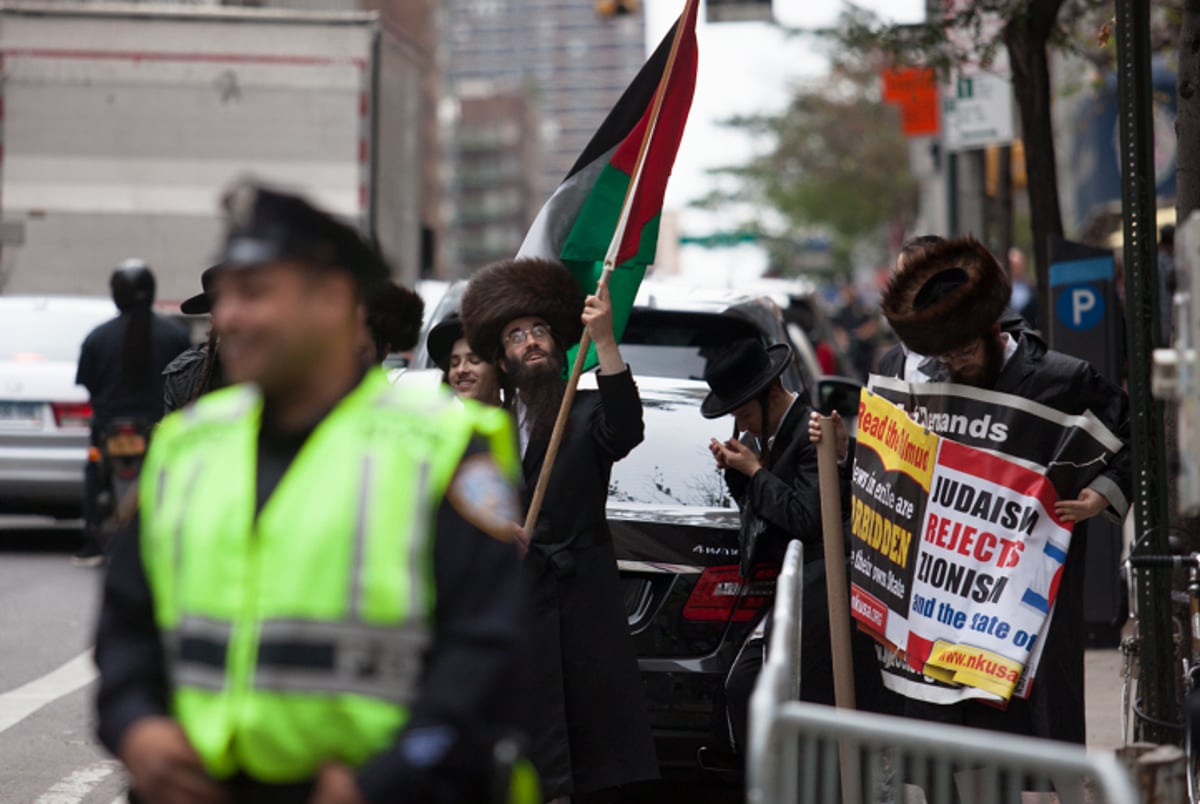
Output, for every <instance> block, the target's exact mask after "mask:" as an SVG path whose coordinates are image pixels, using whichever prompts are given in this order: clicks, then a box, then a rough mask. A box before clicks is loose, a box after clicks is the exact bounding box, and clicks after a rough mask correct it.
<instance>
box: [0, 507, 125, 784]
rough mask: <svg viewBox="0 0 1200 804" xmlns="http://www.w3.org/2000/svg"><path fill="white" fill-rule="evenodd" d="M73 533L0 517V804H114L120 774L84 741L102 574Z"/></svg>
mask: <svg viewBox="0 0 1200 804" xmlns="http://www.w3.org/2000/svg"><path fill="white" fill-rule="evenodd" d="M78 542H79V526H78V524H77V523H75V524H71V525H65V526H64V525H56V524H55V523H54V522H53V521H52V520H37V519H16V518H8V517H0V802H3V804H114V803H115V802H121V801H124V790H125V784H126V782H125V776H124V774H123V773H122V771H121V769H120V767H119V765H118V764H117V763H116V762H115V761H113V759H112V758H111V757H110V756H109V755H108V754H107V752H105V750H104V749H103V748H102V747H101V746H100V744H99V743H98V742H97V741H96V738H95V736H94V734H93V732H94V722H95V717H94V715H93V713H92V698H93V696H94V695H95V691H96V684H95V681H94V679H95V668H94V665H93V664H92V659H91V646H92V636H93V635H92V630H93V627H94V621H95V617H96V611H97V607H98V604H99V595H100V583H101V577H102V571H101V570H97V569H83V568H80V567H75V566H73V565H72V564H71V554H72V553H73V552H74V551H75V550H76V549H77V548H78Z"/></svg>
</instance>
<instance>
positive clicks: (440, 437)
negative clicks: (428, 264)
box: [96, 184, 527, 804]
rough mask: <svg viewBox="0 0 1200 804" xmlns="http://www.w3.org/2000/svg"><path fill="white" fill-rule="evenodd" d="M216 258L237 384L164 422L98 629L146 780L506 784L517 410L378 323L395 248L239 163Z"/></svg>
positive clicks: (125, 756) (460, 790)
mask: <svg viewBox="0 0 1200 804" xmlns="http://www.w3.org/2000/svg"><path fill="white" fill-rule="evenodd" d="M228 210H229V222H228V230H227V236H226V239H225V243H224V248H223V253H222V258H221V269H220V270H219V272H218V274H217V276H216V284H215V289H216V300H215V304H214V307H213V317H214V323H215V326H216V328H217V331H218V332H219V334H220V337H221V348H222V359H223V362H224V366H225V370H226V372H227V376H228V378H229V380H230V381H231V382H232V383H234V385H232V386H231V387H228V388H225V389H223V390H221V391H216V392H214V393H211V394H208V395H206V396H204V397H202V398H200V399H199V400H198V401H197V402H196V403H195V404H194V405H193V406H191V407H190V408H189V409H188V410H186V411H183V412H180V413H177V414H174V415H172V416H170V417H168V418H167V419H165V420H164V421H163V422H162V424H161V425H160V429H159V432H158V433H157V435H156V437H155V439H154V442H153V444H152V445H151V448H150V453H149V455H148V457H147V461H146V465H145V469H144V471H143V475H142V483H141V488H140V511H139V515H138V519H137V521H136V522H135V524H134V525H133V526H132V527H131V529H130V530H129V531H127V532H125V533H124V534H122V535H121V536H119V537H118V542H117V544H116V548H115V552H114V555H113V559H112V563H111V566H110V569H109V573H108V576H107V578H106V581H105V588H104V599H103V605H102V610H101V615H100V621H99V626H98V634H97V640H96V662H97V664H98V666H99V669H100V689H99V694H98V699H97V707H98V714H99V725H98V730H99V736H100V739H101V741H102V742H103V743H104V745H105V746H107V747H108V748H109V749H110V750H111V751H112V752H113V753H114V754H116V755H117V756H118V757H119V758H120V759H121V761H122V762H123V763H124V764H125V766H126V768H127V769H128V771H129V774H130V777H131V779H132V783H133V791H132V793H131V801H133V802H148V803H149V804H160V803H162V804H169V803H170V802H198V803H199V804H216V803H217V802H247V803H249V802H254V804H260V803H264V804H272V803H273V802H289V803H290V802H297V803H298V802H306V803H309V804H352V803H353V804H357V803H358V802H372V803H373V804H383V803H384V802H388V803H389V804H390V803H391V802H397V801H421V802H465V801H471V802H476V801H478V802H486V801H493V800H495V799H494V798H492V797H491V789H492V783H493V782H494V781H495V780H494V775H493V759H492V757H493V751H492V747H493V745H495V744H496V742H497V740H499V739H501V738H503V737H504V736H505V734H506V733H507V732H508V731H509V730H510V728H511V726H512V724H513V723H514V722H516V720H517V717H518V712H517V711H516V710H517V708H518V707H519V706H520V704H521V700H522V698H521V695H520V690H521V689H522V687H523V674H521V673H520V672H519V666H518V665H519V660H520V657H521V655H522V654H523V652H524V651H523V648H522V637H523V634H524V633H525V631H526V626H525V622H526V611H525V604H526V602H527V595H526V591H525V587H524V583H523V581H522V579H521V576H520V565H519V559H518V556H517V551H516V547H515V545H514V544H513V543H512V540H511V531H510V530H509V524H508V520H510V519H511V518H512V517H513V516H515V515H516V502H517V500H516V495H515V492H514V489H513V485H512V482H511V481H512V479H513V478H514V477H515V474H516V471H517V461H516V456H515V454H514V453H515V450H514V448H513V444H514V441H515V439H514V437H513V434H512V432H511V427H510V425H509V424H508V419H507V417H505V416H502V415H491V414H492V413H493V412H490V411H488V410H487V409H483V408H474V407H473V408H470V409H468V408H466V407H464V406H462V405H459V404H456V403H454V402H453V401H452V400H450V399H449V398H448V396H446V395H443V394H440V393H436V392H435V391H434V390H431V389H424V390H422V389H402V388H397V387H394V386H392V385H391V384H389V383H388V381H387V379H386V377H385V375H384V374H383V372H382V370H381V369H379V368H378V367H375V366H371V367H367V366H364V364H363V363H362V361H361V360H360V353H359V347H360V345H361V333H362V308H361V302H362V299H363V298H365V297H366V293H367V291H368V290H369V289H371V288H372V287H375V286H378V285H379V284H380V283H382V282H383V281H385V280H386V278H387V275H388V266H387V264H386V263H385V262H384V261H383V259H382V258H381V257H380V256H379V255H378V253H377V252H376V251H375V250H374V249H373V248H371V247H370V246H368V245H367V244H366V243H365V242H364V241H363V240H362V239H361V238H360V237H359V236H358V234H357V233H356V232H354V230H352V229H350V228H349V227H347V226H346V225H344V224H342V223H340V222H338V221H336V220H335V219H334V218H333V217H331V216H330V215H328V214H326V213H324V212H322V211H320V210H318V209H316V208H314V207H313V206H311V205H310V204H309V203H307V202H306V201H305V200H303V199H301V198H298V197H296V196H292V195H288V194H284V193H280V192H276V191H272V190H269V189H265V188H261V187H256V186H254V185H248V184H245V185H241V186H239V187H237V188H235V190H234V191H233V192H232V193H231V195H230V196H229V199H228Z"/></svg>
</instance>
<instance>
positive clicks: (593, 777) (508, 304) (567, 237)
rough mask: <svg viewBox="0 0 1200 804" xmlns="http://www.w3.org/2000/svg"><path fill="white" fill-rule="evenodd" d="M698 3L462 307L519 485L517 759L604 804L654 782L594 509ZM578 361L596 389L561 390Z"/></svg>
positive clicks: (550, 782)
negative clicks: (507, 407)
mask: <svg viewBox="0 0 1200 804" xmlns="http://www.w3.org/2000/svg"><path fill="white" fill-rule="evenodd" d="M698 6H699V0H686V2H685V5H684V10H683V13H682V14H681V15H680V18H679V20H678V22H676V24H675V26H674V28H673V29H672V30H671V31H670V32H669V33H668V34H667V36H666V37H665V38H664V39H663V41H662V43H661V44H660V45H659V47H658V48H657V49H656V50H655V52H654V54H653V55H652V56H651V57H650V59H649V60H648V61H647V62H646V64H645V65H643V67H642V69H641V70H640V71H639V73H638V75H637V77H636V78H634V80H633V83H632V84H630V85H629V87H628V88H627V89H626V90H625V92H624V94H623V95H622V96H621V99H620V100H619V101H618V102H617V105H616V106H615V107H614V108H613V110H612V111H611V112H610V113H609V115H608V117H607V118H606V119H605V121H604V123H603V124H602V125H601V126H600V128H599V130H598V131H597V132H596V134H595V135H594V136H593V137H592V140H591V142H589V143H588V146H587V147H586V148H585V149H584V151H583V153H582V154H581V155H580V157H579V159H578V161H577V162H576V163H575V166H574V167H573V168H572V169H571V171H570V172H569V173H568V175H567V177H566V179H564V180H563V183H562V184H561V185H560V186H559V187H558V189H557V190H556V191H555V192H554V194H553V195H552V196H551V197H550V199H549V200H548V201H547V202H546V204H545V206H544V207H543V208H542V210H541V212H540V213H539V214H538V216H537V219H536V220H535V221H534V223H533V226H532V227H531V228H530V230H529V233H528V234H527V235H526V237H525V242H524V243H523V244H522V246H521V250H520V252H519V253H518V255H517V259H516V260H514V261H510V262H504V263H499V264H496V265H493V266H490V267H488V268H485V269H484V270H483V271H481V272H480V273H479V274H477V275H476V276H475V277H474V278H473V279H472V281H471V285H470V287H469V288H468V289H467V292H466V293H465V294H464V296H463V301H462V317H463V327H464V330H465V332H466V336H467V340H468V342H469V343H470V345H471V348H472V349H473V350H474V351H475V352H476V353H477V354H479V355H481V356H484V357H485V358H487V359H492V358H494V359H496V360H497V362H498V363H499V364H500V366H501V369H502V371H503V374H504V376H505V378H506V381H507V382H508V384H509V385H510V386H512V387H514V388H515V394H514V395H513V402H512V405H513V407H514V408H515V412H516V414H517V418H518V423H519V426H520V430H521V440H522V453H523V463H524V470H525V478H526V480H527V482H528V483H529V484H530V486H531V488H533V495H532V500H531V502H530V509H529V513H528V515H527V518H526V520H525V527H524V529H523V531H522V538H523V539H524V541H525V543H526V545H527V547H528V551H529V553H528V555H529V558H528V564H529V566H530V569H531V571H532V575H533V577H534V579H535V580H534V583H535V592H534V600H535V603H534V607H535V611H534V618H535V624H534V628H535V631H536V634H537V639H538V643H537V645H536V647H537V650H538V654H537V659H538V662H539V663H540V667H539V670H538V672H537V674H536V678H535V684H534V686H535V689H537V690H538V691H539V692H540V694H541V696H542V697H541V701H540V706H539V707H538V711H537V712H536V713H535V716H536V717H537V718H538V719H539V723H538V727H536V728H535V729H534V731H533V733H534V744H533V746H532V751H531V758H532V760H533V762H534V764H535V765H536V766H537V768H538V770H539V771H540V772H541V774H542V783H543V790H544V791H545V793H546V795H547V796H548V797H549V798H551V799H554V798H556V797H567V796H570V797H571V798H572V800H574V801H576V802H578V801H597V802H599V801H605V802H607V801H615V800H618V799H619V794H618V793H617V792H616V791H615V790H613V789H612V788H616V787H618V786H622V785H625V784H628V783H632V782H636V781H640V780H644V779H650V778H654V777H656V776H657V775H658V768H657V762H656V761H655V754H654V743H653V740H652V738H651V734H650V726H649V716H648V713H647V711H646V706H645V701H644V698H643V693H642V684H641V679H640V677H639V675H638V670H637V661H636V656H635V654H634V651H633V646H632V644H631V642H630V639H629V633H628V623H627V619H626V615H625V610H624V604H623V598H622V595H621V589H620V583H619V578H618V576H617V568H616V557H615V555H614V553H613V548H612V543H611V537H610V535H609V531H608V524H607V520H606V517H605V503H606V501H607V496H608V479H609V474H610V471H611V468H612V464H613V462H614V461H617V460H620V459H621V458H623V457H624V456H625V455H626V454H627V453H628V452H629V451H630V450H631V449H633V447H634V446H636V445H637V444H638V443H639V442H640V441H641V440H642V427H643V425H642V408H641V400H640V398H639V397H638V394H637V386H636V385H635V384H634V382H633V376H632V374H631V373H630V371H629V369H628V368H627V367H626V365H625V362H624V360H623V359H622V358H621V353H620V350H619V349H618V347H617V343H618V341H619V340H620V338H621V335H622V333H623V331H624V329H625V324H626V322H627V321H628V320H629V313H630V311H631V309H632V308H633V301H634V298H635V296H636V295H637V289H638V285H639V284H640V283H641V280H642V277H643V276H644V275H645V272H646V269H647V267H648V266H649V265H650V264H651V263H653V262H654V254H655V249H656V246H657V243H658V223H659V215H660V213H661V211H662V204H663V197H664V195H665V193H666V187H667V179H668V178H669V177H670V173H671V167H672V165H673V164H674V162H675V156H676V154H677V152H678V150H679V142H680V139H681V138H682V136H683V129H684V125H685V124H686V122H687V116H688V110H689V109H690V108H691V103H692V94H693V92H694V90H695V85H696V65H697V58H698V57H697V50H696V16H697V13H698ZM585 295H586V296H587V300H586V302H585V301H584V300H583V297H584V296H585ZM577 341H578V344H577V345H576V343H577ZM567 366H571V367H572V368H571V372H570V375H569V377H568V379H567V380H566V382H564V381H563V380H562V372H563V369H564V368H565V367H567ZM592 366H599V369H600V371H599V375H598V377H597V385H598V391H595V392H583V393H580V394H579V395H576V393H575V387H576V384H577V383H578V380H579V376H580V374H581V373H582V372H583V370H584V369H585V368H588V367H592ZM560 456H561V457H562V460H563V463H564V464H565V466H563V467H560V468H557V471H556V466H555V460H556V458H558V457H560Z"/></svg>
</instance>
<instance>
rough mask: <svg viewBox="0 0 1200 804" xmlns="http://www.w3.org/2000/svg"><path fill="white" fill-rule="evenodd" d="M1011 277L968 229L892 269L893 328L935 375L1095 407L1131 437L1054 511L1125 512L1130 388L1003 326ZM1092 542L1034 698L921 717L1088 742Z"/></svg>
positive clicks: (913, 705)
mask: <svg viewBox="0 0 1200 804" xmlns="http://www.w3.org/2000/svg"><path fill="white" fill-rule="evenodd" d="M1009 294H1010V285H1009V279H1008V277H1007V276H1006V275H1005V273H1004V270H1003V269H1002V268H1001V267H1000V265H999V263H998V262H996V259H995V257H993V256H992V255H991V253H990V252H989V251H988V250H987V248H986V247H984V246H983V245H982V244H981V243H979V242H978V241H976V240H974V239H971V238H964V239H960V240H951V241H947V242H945V243H942V244H937V245H934V246H932V247H931V248H929V249H927V250H925V251H924V252H923V253H922V255H921V256H920V257H919V258H918V259H916V260H914V261H913V262H912V263H911V264H910V265H909V266H907V268H906V269H905V270H904V271H903V272H901V273H899V274H898V275H897V276H896V277H894V278H893V280H892V282H891V283H890V284H889V286H888V288H887V290H886V292H885V293H884V296H883V300H882V307H883V312H884V315H885V316H887V318H888V321H889V322H890V323H891V325H892V328H893V329H894V330H895V331H896V334H897V335H899V336H900V338H901V339H902V340H903V341H904V342H905V344H906V345H907V346H908V347H909V349H911V350H912V351H914V352H917V353H919V354H927V355H933V356H935V357H937V359H938V364H939V372H938V373H937V374H936V375H935V377H934V378H933V379H934V380H935V381H948V382H953V383H960V384H965V385H972V386H975V387H977V388H982V389H986V390H991V391H997V392H1001V393H1005V394H1011V395H1014V396H1019V397H1022V398H1024V399H1027V400H1029V401H1031V402H1037V403H1040V404H1043V405H1046V406H1048V407H1050V408H1053V409H1054V410H1057V411H1058V412H1060V413H1064V414H1067V415H1079V414H1082V413H1084V412H1085V411H1091V412H1092V413H1093V414H1095V415H1096V416H1097V418H1099V419H1100V421H1101V422H1103V424H1104V425H1105V426H1106V427H1107V428H1108V429H1109V430H1111V431H1112V432H1113V433H1114V434H1115V435H1116V436H1117V437H1119V438H1120V439H1121V441H1122V442H1123V443H1124V445H1125V446H1124V448H1123V449H1122V450H1121V451H1120V452H1118V453H1117V455H1116V456H1115V457H1114V458H1113V460H1112V461H1110V463H1109V464H1108V466H1107V467H1106V469H1105V471H1104V472H1103V473H1102V474H1101V475H1100V476H1099V477H1097V478H1096V479H1095V480H1093V481H1092V482H1091V483H1090V484H1089V485H1088V486H1087V487H1086V488H1082V489H1080V490H1079V491H1078V494H1077V496H1076V497H1075V499H1063V500H1060V501H1059V502H1058V503H1057V504H1056V505H1055V513H1056V514H1057V515H1058V517H1059V518H1060V519H1062V520H1063V521H1064V522H1068V523H1069V522H1082V521H1085V520H1087V519H1089V518H1091V517H1093V516H1096V515H1097V514H1100V513H1102V512H1107V513H1108V514H1109V515H1111V516H1113V517H1115V518H1117V519H1121V518H1124V516H1125V514H1126V512H1127V511H1128V508H1129V503H1128V497H1129V493H1130V491H1129V490H1130V486H1131V477H1130V471H1131V470H1130V452H1129V412H1128V400H1127V398H1126V396H1125V393H1124V392H1123V391H1122V390H1121V389H1120V388H1118V387H1117V386H1115V385H1113V384H1112V383H1111V382H1109V381H1108V380H1106V379H1104V378H1103V377H1101V376H1100V375H1099V373H1097V372H1096V370H1095V369H1094V368H1092V366H1091V365H1090V364H1088V363H1086V362H1084V361H1082V360H1077V359H1075V358H1073V357H1069V356H1068V355H1064V354H1061V353H1059V352H1055V351H1051V350H1048V349H1046V348H1045V346H1044V344H1042V343H1041V341H1040V339H1038V338H1036V337H1035V336H1031V335H1030V334H1029V333H1026V332H1017V333H1015V334H1014V333H1011V332H1005V331H1004V330H1003V329H1002V326H1001V318H1002V316H1003V314H1004V311H1005V309H1006V307H1007V305H1008V300H1009ZM1086 546H1087V545H1086V541H1085V540H1084V539H1081V538H1075V539H1072V541H1071V546H1070V549H1069V550H1068V552H1067V560H1066V563H1065V565H1064V569H1063V575H1062V580H1061V581H1060V584H1059V588H1058V596H1057V600H1056V603H1055V607H1054V612H1053V615H1052V617H1053V619H1052V620H1051V625H1050V630H1049V632H1048V634H1047V636H1046V643H1045V648H1044V653H1043V655H1042V660H1041V664H1040V665H1039V668H1038V675H1037V679H1036V683H1035V684H1034V686H1033V693H1032V695H1031V697H1030V698H1029V700H1013V701H1012V702H1010V703H1009V705H1008V708H1007V709H1005V710H1003V711H1001V710H998V709H995V708H993V707H990V706H985V705H983V704H980V703H977V702H974V701H968V702H965V703H959V704H954V705H950V706H940V705H936V704H928V703H923V702H917V701H909V702H908V704H907V706H906V711H907V712H908V713H909V714H910V715H912V716H915V717H921V718H924V719H931V720H937V721H941V722H950V723H958V724H962V725H967V726H975V727H979V728H989V729H993V730H996V731H1006V732H1015V733H1019V734H1027V735H1033V736H1038V737H1048V738H1050V739H1056V740H1063V741H1067V742H1077V743H1082V742H1084V737H1085V729H1084V695H1083V689H1084V688H1083V680H1084V679H1083V649H1084V646H1083V632H1084V631H1083V570H1084V561H1085V559H1084V550H1085V548H1086Z"/></svg>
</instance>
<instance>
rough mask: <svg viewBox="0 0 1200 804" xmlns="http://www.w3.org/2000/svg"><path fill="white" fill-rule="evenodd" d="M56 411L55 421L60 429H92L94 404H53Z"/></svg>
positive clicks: (51, 405)
mask: <svg viewBox="0 0 1200 804" xmlns="http://www.w3.org/2000/svg"><path fill="white" fill-rule="evenodd" d="M50 407H51V408H53V410H54V421H55V422H56V423H57V424H58V426H59V427H91V425H92V403H90V402H51V403H50Z"/></svg>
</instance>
